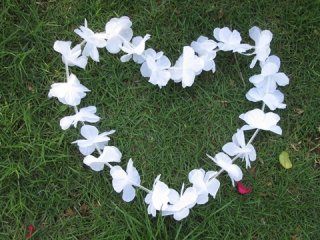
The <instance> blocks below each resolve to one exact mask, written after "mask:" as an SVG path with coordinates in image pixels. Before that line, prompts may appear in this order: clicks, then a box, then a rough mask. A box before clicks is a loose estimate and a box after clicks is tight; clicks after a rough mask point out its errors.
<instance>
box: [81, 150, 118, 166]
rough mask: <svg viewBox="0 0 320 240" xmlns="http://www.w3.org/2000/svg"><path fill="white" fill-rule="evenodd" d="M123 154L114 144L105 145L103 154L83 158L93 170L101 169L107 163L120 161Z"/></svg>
mask: <svg viewBox="0 0 320 240" xmlns="http://www.w3.org/2000/svg"><path fill="white" fill-rule="evenodd" d="M121 157H122V154H121V152H120V151H119V149H118V148H116V147H114V146H105V147H104V149H103V152H102V154H101V155H100V156H99V157H98V158H96V157H94V156H92V155H88V156H86V157H85V158H84V159H83V163H84V164H85V165H87V166H89V167H90V168H91V169H92V170H93V171H96V172H98V171H101V170H103V168H104V165H105V164H106V163H110V162H120V161H121Z"/></svg>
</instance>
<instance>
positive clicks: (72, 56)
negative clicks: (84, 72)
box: [53, 41, 88, 69]
mask: <svg viewBox="0 0 320 240" xmlns="http://www.w3.org/2000/svg"><path fill="white" fill-rule="evenodd" d="M53 49H54V50H55V51H57V52H58V53H61V55H62V62H63V63H64V64H66V65H68V66H70V67H72V66H78V67H80V68H83V69H85V67H86V65H87V63H88V58H87V57H85V56H80V55H81V46H80V44H78V45H76V46H75V47H74V48H72V49H71V42H70V41H55V42H54V45H53Z"/></svg>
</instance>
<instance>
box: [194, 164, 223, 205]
mask: <svg viewBox="0 0 320 240" xmlns="http://www.w3.org/2000/svg"><path fill="white" fill-rule="evenodd" d="M216 173H217V172H214V171H209V172H205V171H204V170H203V169H194V170H192V171H191V172H190V173H189V181H190V182H191V183H192V184H193V188H194V189H195V190H196V192H197V195H198V197H197V204H205V203H207V202H208V200H209V197H208V195H209V194H210V195H211V196H212V197H213V198H215V197H216V194H217V192H218V190H219V187H220V182H219V180H217V179H216V178H212V177H213V176H214V175H215V174H216Z"/></svg>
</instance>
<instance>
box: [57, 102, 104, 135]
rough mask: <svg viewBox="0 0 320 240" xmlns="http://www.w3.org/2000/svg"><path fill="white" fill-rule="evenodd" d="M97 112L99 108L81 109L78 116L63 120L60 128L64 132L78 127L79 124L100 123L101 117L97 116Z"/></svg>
mask: <svg viewBox="0 0 320 240" xmlns="http://www.w3.org/2000/svg"><path fill="white" fill-rule="evenodd" d="M96 111H97V108H96V107H95V106H89V107H85V108H81V109H80V110H79V111H78V112H77V113H76V114H74V115H71V116H66V117H64V118H62V119H61V120H60V126H61V128H62V129H63V130H66V129H68V128H69V127H70V126H71V125H73V126H74V127H77V124H78V122H90V123H95V122H98V121H99V120H100V117H98V116H97V115H96V114H95V113H96Z"/></svg>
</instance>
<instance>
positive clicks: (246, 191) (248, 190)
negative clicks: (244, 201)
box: [236, 181, 252, 195]
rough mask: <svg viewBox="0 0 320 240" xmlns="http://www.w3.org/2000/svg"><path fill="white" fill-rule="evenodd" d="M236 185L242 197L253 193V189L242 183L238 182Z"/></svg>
mask: <svg viewBox="0 0 320 240" xmlns="http://www.w3.org/2000/svg"><path fill="white" fill-rule="evenodd" d="M236 184H237V190H238V192H239V193H240V194H241V195H246V194H249V193H251V192H252V188H248V187H246V186H244V185H243V184H242V182H241V181H239V182H236Z"/></svg>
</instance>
